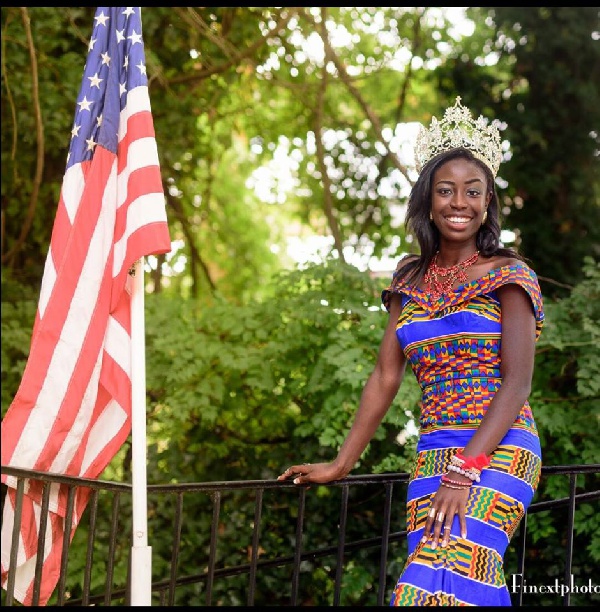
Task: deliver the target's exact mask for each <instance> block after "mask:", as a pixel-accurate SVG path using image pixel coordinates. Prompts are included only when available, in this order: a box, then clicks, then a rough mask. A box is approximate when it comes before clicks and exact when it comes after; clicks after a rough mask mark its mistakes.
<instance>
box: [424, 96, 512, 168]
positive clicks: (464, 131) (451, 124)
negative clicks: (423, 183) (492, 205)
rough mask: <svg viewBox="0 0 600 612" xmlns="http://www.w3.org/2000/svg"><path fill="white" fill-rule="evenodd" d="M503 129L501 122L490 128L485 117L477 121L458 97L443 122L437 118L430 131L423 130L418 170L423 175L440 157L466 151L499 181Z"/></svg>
mask: <svg viewBox="0 0 600 612" xmlns="http://www.w3.org/2000/svg"><path fill="white" fill-rule="evenodd" d="M499 125H500V122H499V121H498V120H497V119H495V120H494V121H492V123H491V124H488V121H487V119H485V118H484V117H483V116H481V115H480V116H479V119H477V120H476V121H474V120H473V119H472V118H471V111H470V110H469V109H468V108H467V107H466V106H463V105H462V104H461V103H460V96H458V97H457V98H456V102H455V103H454V106H451V107H449V108H447V109H446V111H445V112H444V118H443V119H442V120H441V121H438V120H437V119H436V118H435V117H433V118H432V119H431V125H430V126H429V129H426V128H425V127H423V126H422V125H421V126H420V128H419V133H418V134H417V141H416V145H415V161H416V164H417V170H418V171H419V172H421V169H422V168H423V166H424V165H425V164H426V163H427V162H428V161H429V160H430V159H431V158H432V157H435V156H436V155H438V153H443V152H444V151H449V150H450V149H456V148H457V147H464V148H465V149H469V150H470V151H471V152H472V153H473V155H474V156H475V157H476V158H477V159H479V160H481V161H482V162H483V163H484V164H485V165H486V166H487V167H488V168H489V169H490V170H491V171H492V174H493V175H494V177H495V176H496V173H497V172H498V168H499V167H500V163H501V162H502V139H501V138H500V131H499V129H498V126H499Z"/></svg>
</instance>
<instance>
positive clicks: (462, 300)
mask: <svg viewBox="0 0 600 612" xmlns="http://www.w3.org/2000/svg"><path fill="white" fill-rule="evenodd" d="M508 283H514V284H517V285H519V286H520V287H522V288H523V289H524V290H525V291H526V292H527V294H528V296H529V297H530V299H531V304H532V308H533V312H534V314H535V320H536V341H537V339H538V338H539V335H540V332H541V329H542V325H543V322H544V312H543V305H542V296H541V291H540V287H539V284H538V280H537V276H536V275H535V272H534V271H533V270H531V269H530V268H529V267H528V266H527V265H526V264H524V263H521V262H519V263H517V264H514V265H508V266H504V267H501V268H496V269H493V270H491V271H490V272H488V273H487V274H486V275H485V276H483V277H481V278H479V279H476V280H473V281H470V282H467V283H464V284H463V285H461V286H459V287H458V288H457V289H456V290H454V291H452V292H450V294H449V295H445V296H442V297H440V298H439V299H438V300H435V301H433V299H432V298H430V296H429V294H428V293H427V292H426V291H423V290H420V289H417V288H414V287H408V286H404V285H402V284H401V281H400V279H398V278H397V277H396V275H394V277H393V279H392V282H391V284H390V286H389V287H388V288H387V289H385V290H384V291H383V293H382V300H383V304H384V305H385V307H386V308H387V309H388V310H389V302H390V296H391V294H393V293H398V294H400V296H401V301H402V304H403V308H402V313H401V315H400V318H399V320H398V323H397V326H396V335H397V337H398V340H399V342H400V345H401V347H402V350H403V351H404V353H405V355H406V357H407V359H408V361H409V363H410V365H411V367H412V370H413V372H414V373H415V376H416V377H417V380H418V382H419V385H420V386H421V389H422V396H421V413H420V422H419V425H420V431H419V440H418V445H417V457H416V460H415V464H414V467H413V469H412V473H411V478H410V482H409V485H408V491H407V497H408V499H407V531H408V559H407V561H406V565H405V566H404V569H403V572H402V575H401V576H400V578H399V579H398V582H397V584H396V587H395V589H394V591H393V593H392V597H391V601H390V605H392V606H430V605H434V606H435V605H437V606H462V605H476V606H484V605H485V606H510V605H511V600H510V592H509V590H508V587H507V584H506V579H505V576H504V569H503V560H504V553H505V550H506V548H507V546H508V543H509V541H510V539H511V538H512V536H513V534H514V532H515V530H516V528H517V526H518V524H519V521H520V520H521V518H522V517H523V515H524V513H525V511H526V509H527V507H528V506H529V504H530V502H531V499H532V497H533V495H534V493H535V490H536V488H537V485H538V481H539V477H540V468H541V450H540V443H539V438H538V434H537V429H536V425H535V421H534V419H533V415H532V412H531V409H530V407H529V403H528V402H526V403H525V404H524V405H523V406H522V408H521V410H520V412H519V415H518V417H517V418H516V420H515V422H514V424H513V426H512V427H511V429H510V430H509V431H508V432H507V434H506V435H505V436H504V438H503V439H502V441H501V442H500V444H499V445H498V447H497V448H496V449H495V451H494V452H493V454H492V456H491V463H490V465H489V466H488V467H487V468H486V469H484V470H483V472H482V474H481V482H479V483H476V482H475V483H473V485H472V487H471V488H470V490H469V500H468V504H467V517H466V523H467V538H466V539H463V538H461V537H460V524H459V519H458V516H455V517H454V522H453V524H452V531H451V535H450V541H449V542H448V545H447V546H446V547H445V548H442V547H441V545H440V543H438V545H437V547H436V548H435V549H432V548H431V546H430V544H431V541H430V540H428V541H427V542H426V543H425V544H421V542H420V540H421V537H422V534H423V528H424V526H425V521H426V520H427V513H428V510H429V505H430V499H431V496H432V495H433V494H434V493H435V491H437V489H438V487H439V485H440V477H441V475H442V474H443V473H444V472H445V471H446V466H447V465H448V461H449V459H450V457H451V456H452V455H453V454H454V453H455V452H456V451H457V450H458V449H462V448H464V447H465V446H466V445H467V443H468V441H469V440H470V438H471V436H472V435H473V433H474V431H475V429H476V428H477V426H478V425H479V423H480V421H481V419H482V417H483V415H484V414H485V412H486V410H487V407H488V405H489V404H490V402H491V400H492V398H493V396H494V394H495V393H496V391H497V390H498V389H499V388H500V386H501V384H502V379H501V377H500V330H501V320H500V319H501V312H500V302H499V300H498V296H497V292H496V290H497V289H498V287H501V286H502V285H506V284H508Z"/></svg>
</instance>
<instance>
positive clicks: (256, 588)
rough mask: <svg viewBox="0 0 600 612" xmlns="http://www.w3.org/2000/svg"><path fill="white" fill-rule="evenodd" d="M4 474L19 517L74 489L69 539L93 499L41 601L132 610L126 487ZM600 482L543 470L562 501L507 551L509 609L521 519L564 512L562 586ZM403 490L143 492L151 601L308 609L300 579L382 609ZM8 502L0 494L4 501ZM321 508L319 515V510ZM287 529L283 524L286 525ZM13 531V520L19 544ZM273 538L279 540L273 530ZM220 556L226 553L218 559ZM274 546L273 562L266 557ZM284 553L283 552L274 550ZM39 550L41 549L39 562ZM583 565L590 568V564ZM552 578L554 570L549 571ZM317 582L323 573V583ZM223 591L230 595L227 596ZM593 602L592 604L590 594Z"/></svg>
mask: <svg viewBox="0 0 600 612" xmlns="http://www.w3.org/2000/svg"><path fill="white" fill-rule="evenodd" d="M1 471H2V474H7V475H12V476H15V477H17V478H18V483H19V485H18V489H17V515H18V508H19V497H20V496H22V495H23V491H24V483H25V481H26V479H31V480H37V481H40V482H41V483H42V486H43V489H42V490H43V493H42V517H44V516H45V515H46V514H47V512H48V499H49V492H50V486H51V484H52V483H61V484H62V485H65V486H66V487H67V488H68V490H69V492H70V495H69V496H68V499H69V504H70V505H69V506H68V507H67V513H66V519H65V520H66V523H67V525H66V527H65V532H68V531H70V525H71V520H72V513H73V499H74V492H75V491H76V490H77V488H79V487H85V488H87V489H89V491H90V492H91V495H90V500H89V503H88V507H87V509H86V511H85V514H84V516H83V517H82V521H81V522H80V523H79V526H78V527H77V531H76V536H75V537H78V536H80V537H81V538H85V541H86V544H85V546H83V545H82V546H79V547H78V550H85V554H84V555H82V554H81V553H80V554H79V556H78V557H77V558H73V555H72V554H70V550H69V547H68V546H66V545H65V547H64V548H63V556H62V565H61V573H60V579H59V581H58V585H57V587H56V590H55V592H54V595H53V599H52V600H51V602H49V603H51V604H52V605H58V606H72V605H77V606H81V605H84V606H88V605H130V590H131V576H132V572H135V567H134V568H132V567H131V565H130V563H131V562H130V550H129V552H128V547H130V546H131V485H130V484H126V483H125V484H124V483H114V482H108V481H101V480H89V479H81V478H69V477H65V476H60V475H55V474H48V473H44V472H36V471H30V470H21V469H17V468H9V467H4V466H2V468H1ZM599 475H600V464H594V465H570V466H544V467H543V468H542V478H549V477H560V478H563V479H567V480H568V491H569V493H568V495H567V496H564V497H560V498H556V499H551V500H548V499H545V500H544V501H540V502H536V503H533V504H531V506H530V507H529V509H528V512H527V514H526V515H525V516H524V517H523V519H522V521H521V524H520V527H519V529H518V531H517V532H516V534H515V536H514V538H513V540H512V541H511V543H510V546H509V550H510V552H511V555H512V557H513V558H514V560H513V566H514V567H513V569H514V572H513V573H512V574H511V588H512V597H513V604H514V605H516V606H521V605H525V604H524V596H525V597H527V593H528V591H529V593H531V590H532V588H533V587H531V585H529V586H528V584H527V575H528V574H527V572H528V567H527V565H526V563H525V559H526V550H527V541H528V531H527V526H528V519H529V517H531V516H532V515H535V514H537V513H543V512H550V513H554V512H559V511H560V512H563V513H565V516H566V520H565V524H564V532H563V533H562V534H561V538H560V542H557V546H561V547H562V549H563V550H562V552H561V554H560V557H561V559H562V561H563V562H564V565H563V567H562V568H561V569H560V574H561V575H560V576H558V578H556V581H557V582H560V583H561V584H564V585H569V583H570V582H572V576H573V569H574V568H573V553H574V541H575V540H574V534H575V524H576V519H577V515H576V510H577V508H578V506H580V505H581V504H583V503H585V504H589V503H591V502H594V504H597V502H598V499H599V498H600V488H599V487H598V486H597V483H598V476H599ZM590 477H591V478H590ZM578 478H580V482H581V480H585V481H586V486H585V487H583V488H582V487H581V486H580V484H578ZM407 482H408V474H406V473H392V474H376V475H366V476H349V477H348V478H345V479H344V480H341V481H336V482H334V483H329V484H327V485H318V486H311V487H307V486H296V485H293V484H291V483H289V482H279V481H275V480H251V481H228V482H211V483H206V482H205V483H189V484H163V485H149V486H148V491H147V495H148V507H149V513H148V527H149V532H150V533H153V536H152V537H151V538H150V540H149V544H150V546H152V551H153V559H152V565H153V568H152V569H153V582H152V603H153V605H162V606H174V605H182V604H181V602H182V601H186V602H187V604H189V602H190V601H192V602H194V605H199V606H202V605H205V606H218V605H236V604H237V605H241V606H255V605H269V604H272V605H291V606H297V605H311V602H312V601H313V600H312V598H311V596H310V588H309V586H310V585H307V583H312V582H318V584H317V586H316V588H324V587H322V585H323V584H325V583H326V584H328V585H329V586H328V587H326V588H328V593H327V597H328V604H327V605H333V606H339V605H347V601H346V600H345V593H346V592H347V591H349V590H351V591H352V593H354V594H356V593H357V592H360V591H361V589H364V590H365V591H368V597H366V598H365V599H363V600H362V601H363V602H370V603H369V604H367V603H363V605H386V604H387V602H388V601H389V596H390V591H391V588H392V587H393V584H390V576H397V575H398V574H399V568H401V565H400V564H401V563H402V562H403V558H404V557H405V552H404V551H405V548H404V547H405V545H406V544H405V540H406V531H405V530H404V529H403V528H401V526H402V525H404V518H403V516H404V515H403V514H402V512H399V510H398V507H399V506H402V507H403V506H404V499H405V494H406V485H407ZM589 483H591V486H590V484H589ZM563 488H564V487H563ZM367 489H368V490H369V491H371V492H372V494H370V495H369V502H368V504H365V503H363V504H362V505H363V506H364V507H365V508H366V511H367V512H368V514H369V521H368V524H369V525H370V526H371V527H372V528H373V534H372V537H368V538H359V539H356V538H355V537H354V536H353V534H355V533H357V530H352V529H350V526H351V524H354V523H356V522H357V521H358V522H360V520H361V519H360V518H357V514H356V512H355V508H353V507H352V499H353V494H354V492H356V491H360V492H361V493H364V492H365V491H366V490H367ZM4 491H5V488H4V487H3V493H4ZM319 491H321V493H323V492H324V491H325V492H326V494H327V495H328V502H327V509H328V510H327V514H329V512H331V516H328V517H323V516H321V512H322V510H320V511H319V512H317V513H314V512H313V511H312V510H311V507H310V505H311V503H312V502H313V501H316V500H317V498H318V496H319ZM4 497H5V496H4V494H3V495H2V499H3V502H4ZM200 498H202V499H204V500H205V502H206V503H205V504H204V505H198V504H197V503H196V502H197V501H198V499H200ZM362 499H363V500H364V495H363V496H362ZM191 500H194V503H193V504H191V503H190V501H191ZM319 507H320V508H322V507H323V506H322V504H321V505H320V506H319ZM187 508H193V512H194V516H195V517H196V518H197V517H198V516H199V515H200V514H202V516H204V520H205V522H204V524H205V525H206V530H205V533H203V534H200V533H190V531H189V530H186V522H187V521H186V517H189V516H190V514H189V511H188V514H186V509H187ZM224 514H225V515H226V518H225V519H224V518H223V516H224ZM236 514H240V515H242V518H241V519H238V520H237V524H238V525H239V524H243V525H247V527H248V528H247V530H246V531H245V530H243V529H241V530H240V529H239V528H238V529H237V530H236V529H230V530H229V531H228V528H227V525H229V526H231V525H234V524H235V523H236V521H234V520H231V517H232V516H235V515H236ZM227 517H229V518H227ZM17 519H18V516H17ZM325 519H327V520H328V521H329V522H330V523H331V524H332V525H333V528H332V529H331V530H330V532H331V540H330V541H329V542H323V541H319V542H315V541H313V540H311V539H310V538H309V530H308V529H307V525H308V524H309V523H310V522H314V521H324V520H325ZM283 524H285V525H287V527H285V528H284V527H282V525H283ZM274 526H277V530H275V529H273V527H274ZM47 528H49V527H48V522H47V521H45V520H42V521H41V525H40V537H39V542H40V546H43V542H44V532H45V529H47ZM18 529H19V523H18V520H16V521H15V537H16V535H17V534H16V530H18ZM278 530H282V532H285V533H279V532H277V533H275V532H276V531H278ZM359 531H360V533H361V534H362V535H364V533H366V532H365V530H364V525H361V526H360V530H359ZM226 537H229V538H230V539H231V538H233V539H234V540H235V541H234V543H233V544H234V545H233V546H232V543H231V542H229V543H228V545H227V546H225V538H226ZM153 539H154V541H153ZM65 540H67V538H65ZM158 540H159V542H157V541H158ZM267 541H269V544H268V545H267V544H266V543H265V542H267ZM274 542H275V543H276V544H274ZM155 544H156V545H155ZM194 547H197V551H195V549H194ZM71 548H73V546H71ZM224 548H225V549H227V551H228V552H227V554H222V551H223V549H224ZM270 550H276V551H277V552H278V554H275V555H270V554H269V551H270ZM166 551H167V552H166ZM182 551H186V554H185V555H183V554H182ZM190 551H191V552H192V554H193V555H195V556H193V557H192V558H193V559H194V561H193V563H190ZM194 551H195V553H194ZM232 551H233V552H232ZM282 551H285V552H287V553H288V554H281V552H282ZM41 553H42V551H41V550H40V549H38V558H41V556H42V555H41ZM507 553H508V551H507ZM367 555H369V556H370V558H371V563H372V565H373V567H374V568H377V567H378V575H377V576H375V573H376V572H374V575H373V580H372V581H371V582H370V583H368V584H364V585H362V584H360V583H359V582H358V581H356V580H355V581H354V582H353V578H352V574H351V573H350V574H349V572H351V565H352V559H354V563H356V559H357V558H358V559H361V558H362V559H366V556H367ZM15 562H16V551H13V554H12V556H11V559H10V565H9V571H8V575H7V582H6V584H5V591H4V592H3V594H2V597H3V601H2V605H8V606H11V605H15V598H14V567H15ZM394 563H395V565H394ZM590 565H591V566H592V567H593V562H592V561H590ZM124 568H125V569H124ZM317 568H319V569H318V570H317ZM553 571H555V572H556V571H559V570H557V569H556V568H554V570H553ZM390 572H391V573H390ZM323 575H326V576H327V579H326V582H324V579H323ZM349 575H350V578H348V576H349ZM157 576H159V577H160V578H157ZM318 576H321V578H320V579H319V580H317V579H316V578H315V577H318ZM549 578H550V576H549ZM553 579H554V577H553ZM40 580H41V567H39V568H38V571H37V572H36V578H35V580H34V586H33V605H37V604H38V603H39V593H40ZM507 582H508V580H507ZM597 583H598V581H597V580H596V584H597ZM282 585H284V586H282ZM562 590H563V592H561V593H557V594H556V595H557V597H556V598H555V600H556V601H557V602H558V604H559V605H564V606H569V605H572V604H571V595H572V589H567V590H566V592H564V591H565V589H564V588H563V589H562ZM599 590H600V589H599ZM232 592H233V593H234V594H233V595H231V593H232ZM223 593H228V594H229V595H228V596H227V597H224V595H223ZM369 597H370V599H369ZM556 601H555V603H556ZM595 601H599V599H598V597H596V599H595ZM184 605H185V604H184ZM551 605H552V604H551Z"/></svg>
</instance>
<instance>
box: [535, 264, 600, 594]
mask: <svg viewBox="0 0 600 612" xmlns="http://www.w3.org/2000/svg"><path fill="white" fill-rule="evenodd" d="M582 276H583V279H584V280H583V281H582V282H581V283H579V284H578V285H576V286H575V287H574V288H573V290H572V291H571V293H570V295H569V296H568V297H566V298H563V299H546V300H545V305H544V306H545V312H546V322H545V326H544V330H543V331H542V335H541V337H540V340H539V342H538V349H537V354H536V367H535V374H534V381H533V391H532V394H531V399H530V402H531V405H532V408H533V411H534V415H535V418H536V422H537V424H538V428H539V432H540V440H541V444H542V457H543V461H544V464H545V465H571V464H579V463H585V464H600V452H599V450H598V440H599V439H600V410H599V406H600V391H599V387H598V381H599V380H600V265H599V264H598V262H597V261H595V260H594V259H593V258H591V257H586V258H585V261H584V266H583V269H582ZM576 484H577V491H578V492H582V491H585V490H588V491H589V490H594V489H596V490H597V489H598V488H600V479H599V478H598V476H593V475H579V476H578V477H577V481H576ZM568 495H569V480H568V479H567V478H566V477H564V476H559V475H556V476H548V477H546V478H544V479H542V482H541V484H540V488H539V490H538V492H537V493H536V497H535V499H534V501H536V502H539V501H544V500H548V499H557V498H564V497H567V496H568ZM567 525H568V522H567V511H566V509H564V510H562V511H556V510H554V511H552V512H549V511H545V512H542V513H539V514H534V515H532V516H531V518H530V520H529V521H528V532H529V534H530V538H529V547H528V561H527V562H526V565H527V571H528V573H529V576H530V577H528V582H529V583H530V584H538V585H539V584H548V577H552V580H554V577H557V578H558V579H559V580H561V581H562V580H563V573H564V555H565V551H566V545H567V536H568V533H567V528H568V527H567ZM574 527H575V533H574V537H575V544H574V556H573V567H574V570H573V573H574V575H575V583H576V584H587V581H588V579H592V581H594V580H597V575H596V572H595V571H594V568H593V565H594V563H595V564H597V563H598V562H599V561H600V514H599V513H598V502H597V501H595V502H586V503H580V504H578V505H577V508H576V515H575V525H574ZM542 568H543V569H542ZM544 580H545V581H544ZM536 601H539V599H537V600H536ZM572 601H573V602H576V601H579V602H580V603H582V604H584V605H589V597H588V598H586V597H585V596H583V595H581V594H580V595H573V600H572ZM554 602H555V603H558V600H557V599H556V598H555V600H554Z"/></svg>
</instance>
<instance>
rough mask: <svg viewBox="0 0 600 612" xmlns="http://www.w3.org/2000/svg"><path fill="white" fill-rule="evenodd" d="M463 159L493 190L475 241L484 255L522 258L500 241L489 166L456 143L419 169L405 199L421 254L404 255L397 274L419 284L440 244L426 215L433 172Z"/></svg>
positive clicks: (409, 228)
mask: <svg viewBox="0 0 600 612" xmlns="http://www.w3.org/2000/svg"><path fill="white" fill-rule="evenodd" d="M459 158H462V159H466V160H468V161H472V162H474V163H476V164H477V165H478V166H479V167H480V168H481V170H483V172H484V173H485V179H486V188H487V190H488V192H489V193H491V194H492V197H491V198H490V202H489V204H488V208H487V219H486V221H485V223H484V224H483V225H482V226H481V228H480V229H479V231H478V232H477V237H476V244H477V249H478V250H479V252H480V253H481V254H482V255H483V256H485V257H491V256H492V255H503V256H506V257H515V258H516V259H520V260H521V261H523V260H524V258H523V257H522V256H521V255H520V254H519V253H518V252H517V251H516V249H513V248H507V247H503V246H501V245H500V230H501V227H500V204H499V201H498V194H497V192H496V183H495V181H494V176H493V174H492V172H491V170H490V169H489V168H488V167H487V166H486V165H485V164H484V163H483V162H482V161H481V160H479V159H477V157H475V156H474V155H473V153H472V152H471V151H470V150H469V149H465V148H462V147H458V148H456V149H450V150H449V151H444V152H443V153H439V154H438V155H436V156H435V157H432V158H431V159H430V160H429V161H428V162H427V163H426V164H425V165H424V166H423V169H422V170H421V173H420V174H419V178H418V179H417V182H416V183H415V184H414V186H413V188H412V191H411V193H410V197H409V200H408V209H407V212H406V218H405V221H404V224H405V227H406V231H407V232H408V233H410V234H412V235H413V236H414V237H415V238H416V239H417V242H418V243H419V248H420V251H421V254H420V256H418V257H417V256H415V255H407V256H406V258H405V259H406V263H405V265H402V266H401V268H400V270H399V271H398V274H400V276H401V277H406V282H408V283H411V284H413V285H418V284H419V283H420V282H421V279H422V278H423V275H424V274H425V272H426V270H427V268H428V266H429V264H430V263H431V260H432V259H433V257H434V256H435V254H436V253H437V251H438V249H439V247H440V233H439V231H438V229H437V227H436V226H435V225H434V224H433V223H432V222H431V220H430V219H429V213H430V211H431V202H432V194H433V175H434V174H435V172H436V170H437V169H438V168H440V166H442V165H444V164H445V163H446V162H448V161H450V160H452V159H459Z"/></svg>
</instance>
